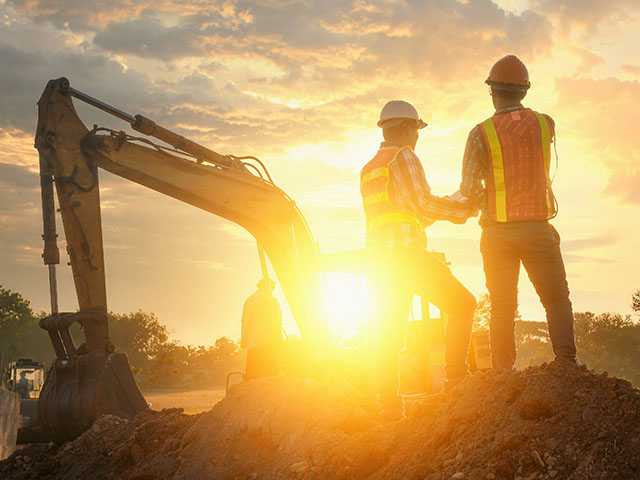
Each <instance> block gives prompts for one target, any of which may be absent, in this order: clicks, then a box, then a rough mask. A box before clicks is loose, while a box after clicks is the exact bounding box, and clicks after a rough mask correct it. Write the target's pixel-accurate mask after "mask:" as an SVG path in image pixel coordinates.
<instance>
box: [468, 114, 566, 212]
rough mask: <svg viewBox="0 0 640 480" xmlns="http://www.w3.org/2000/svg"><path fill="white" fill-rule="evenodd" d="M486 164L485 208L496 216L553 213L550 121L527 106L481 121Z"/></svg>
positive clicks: (555, 208) (554, 206)
mask: <svg viewBox="0 0 640 480" xmlns="http://www.w3.org/2000/svg"><path fill="white" fill-rule="evenodd" d="M480 130H481V131H482V135H483V137H484V141H485V145H486V147H487V153H488V155H489V165H490V167H491V168H490V169H489V172H488V173H487V182H486V183H487V185H486V187H487V197H488V212H487V213H488V214H489V217H490V218H491V219H492V220H495V221H498V222H512V221H521V220H547V219H550V218H553V217H555V216H556V213H557V204H556V200H555V197H554V196H553V192H552V191H551V180H550V179H549V163H550V157H551V141H552V139H553V124H552V123H551V120H550V119H549V118H547V117H546V116H545V115H541V114H539V113H537V112H534V111H533V110H531V109H528V108H526V109H521V110H514V111H512V112H507V113H501V114H499V115H494V116H493V117H491V118H489V119H487V120H485V121H484V122H482V123H481V124H480Z"/></svg>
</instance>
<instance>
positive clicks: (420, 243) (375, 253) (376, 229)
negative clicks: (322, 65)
mask: <svg viewBox="0 0 640 480" xmlns="http://www.w3.org/2000/svg"><path fill="white" fill-rule="evenodd" d="M378 126H379V127H381V128H382V134H383V137H384V141H383V142H382V143H381V145H380V148H379V150H378V152H377V153H376V155H375V156H374V158H373V159H372V160H371V161H369V162H368V163H367V164H366V165H365V166H364V167H363V168H362V170H361V172H360V193H361V195H362V201H363V206H364V212H365V218H366V239H367V247H368V248H369V252H370V255H369V259H370V262H369V268H370V277H371V280H372V282H371V283H372V286H373V288H374V290H375V292H374V295H373V296H372V298H373V299H374V303H375V305H374V306H375V318H376V338H377V342H376V343H377V350H378V352H377V353H378V354H377V378H378V393H379V396H380V401H381V403H382V410H383V418H384V419H385V420H389V421H391V420H395V419H398V418H401V417H402V416H403V415H404V410H403V405H402V397H400V396H399V395H398V384H399V380H398V373H399V358H398V357H399V352H400V350H401V349H402V347H403V345H404V332H405V329H406V322H407V318H408V316H409V312H410V308H411V304H412V300H413V296H414V295H415V294H418V295H420V296H421V297H422V298H423V299H426V300H428V301H429V302H430V303H433V304H434V305H436V306H437V307H438V308H440V310H441V311H444V312H446V313H447V314H449V321H448V325H447V331H446V342H445V343H446V345H445V357H446V358H445V369H446V372H447V379H448V384H447V385H448V387H451V386H452V385H454V384H456V383H459V382H460V381H461V380H462V379H463V378H464V377H465V376H466V375H467V374H468V365H467V364H466V358H467V352H468V347H469V340H470V337H471V323H472V319H473V312H474V309H475V305H476V301H475V298H474V296H473V295H472V294H471V293H470V292H469V291H468V290H467V289H466V288H465V287H464V286H463V285H462V284H461V283H460V282H459V281H458V280H457V279H456V278H455V277H454V276H453V274H452V273H451V270H450V269H449V267H448V265H447V264H446V263H445V262H444V261H442V260H441V258H439V257H438V256H436V255H434V254H433V253H430V252H428V251H427V249H426V248H427V236H426V234H425V227H426V226H428V225H431V224H432V223H433V222H434V221H436V220H448V221H450V222H453V223H464V222H465V221H466V220H467V218H468V217H469V216H472V215H473V214H474V213H475V209H474V207H473V206H472V205H471V204H470V203H469V202H464V201H455V200H453V199H452V198H449V197H437V196H435V195H432V194H431V188H430V187H429V184H428V183H427V180H426V177H425V173H424V169H423V166H422V163H421V162H420V160H419V158H418V156H417V155H416V154H415V152H414V148H415V146H416V143H417V141H418V131H419V130H420V129H422V128H424V127H426V126H427V124H426V123H425V122H424V121H423V120H422V119H421V118H420V115H419V114H418V112H417V110H416V109H415V107H413V106H412V105H411V104H410V103H408V102H405V101H403V100H393V101H391V102H389V103H387V104H386V105H385V106H384V107H383V108H382V111H381V112H380V119H379V121H378Z"/></svg>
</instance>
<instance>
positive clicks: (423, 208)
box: [390, 149, 472, 224]
mask: <svg viewBox="0 0 640 480" xmlns="http://www.w3.org/2000/svg"><path fill="white" fill-rule="evenodd" d="M390 168H391V177H392V178H394V179H395V181H394V182H393V183H392V185H391V187H392V190H395V192H393V194H392V196H393V198H397V199H399V200H400V199H401V201H402V202H406V204H407V205H398V206H399V207H401V208H402V207H408V208H409V209H410V210H412V211H413V212H415V213H417V214H418V215H419V216H420V217H422V218H423V219H424V220H425V223H427V224H430V223H433V221H435V220H448V221H450V222H453V223H464V222H465V221H466V220H467V218H469V217H470V216H471V215H472V211H471V208H470V206H469V204H468V202H459V201H455V200H452V199H451V198H449V197H438V196H436V195H433V194H432V193H431V187H429V183H428V182H427V178H426V176H425V173H424V168H423V167H422V163H421V162H420V160H419V159H418V157H417V156H416V154H415V153H413V152H412V151H411V150H409V149H405V150H402V151H401V152H400V155H398V158H397V159H396V160H395V161H394V162H393V163H392V164H391V167H390Z"/></svg>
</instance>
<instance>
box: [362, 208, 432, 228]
mask: <svg viewBox="0 0 640 480" xmlns="http://www.w3.org/2000/svg"><path fill="white" fill-rule="evenodd" d="M390 223H408V224H410V225H415V226H416V227H421V226H422V225H421V224H420V220H418V218H417V217H416V216H415V215H412V214H411V213H407V212H391V213H384V214H382V215H378V216H376V217H374V218H372V219H371V220H370V222H369V225H368V227H369V229H370V230H373V229H375V228H378V227H380V226H383V225H387V224H390Z"/></svg>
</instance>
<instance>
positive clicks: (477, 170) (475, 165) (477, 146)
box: [460, 126, 487, 204]
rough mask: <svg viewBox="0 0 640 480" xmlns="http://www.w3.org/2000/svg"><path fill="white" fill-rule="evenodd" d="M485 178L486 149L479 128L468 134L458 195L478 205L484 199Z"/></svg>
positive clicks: (476, 127)
mask: <svg viewBox="0 0 640 480" xmlns="http://www.w3.org/2000/svg"><path fill="white" fill-rule="evenodd" d="M486 177H487V147H486V146H485V144H484V139H483V138H482V132H481V131H480V127H479V126H475V127H474V128H473V129H472V130H471V132H470V133H469V137H468V138H467V145H466V146H465V149H464V157H463V160H462V182H461V183H460V193H461V194H462V195H464V196H465V197H467V198H469V199H471V201H472V202H474V203H476V204H479V203H481V202H482V200H483V199H484V193H485V190H484V183H483V182H484V181H485V179H486Z"/></svg>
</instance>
